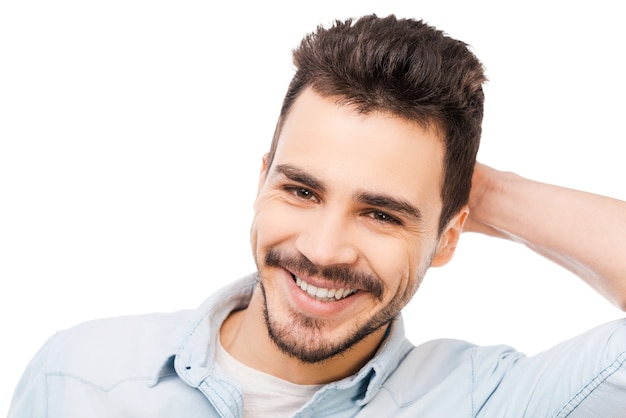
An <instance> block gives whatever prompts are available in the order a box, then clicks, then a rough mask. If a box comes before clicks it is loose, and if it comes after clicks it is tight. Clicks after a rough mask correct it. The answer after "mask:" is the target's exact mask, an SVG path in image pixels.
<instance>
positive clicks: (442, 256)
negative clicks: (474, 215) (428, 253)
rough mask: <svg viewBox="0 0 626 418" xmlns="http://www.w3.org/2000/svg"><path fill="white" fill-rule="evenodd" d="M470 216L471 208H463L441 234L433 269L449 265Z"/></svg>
mask: <svg viewBox="0 0 626 418" xmlns="http://www.w3.org/2000/svg"><path fill="white" fill-rule="evenodd" d="M468 215H469V207H468V206H467V205H465V206H463V207H462V208H461V210H460V211H459V212H458V213H457V214H456V215H455V216H454V217H453V218H452V219H451V220H450V222H448V225H447V226H446V228H445V229H444V231H443V232H442V233H441V237H439V243H438V244H437V250H436V251H435V255H434V257H433V261H432V264H431V266H432V267H441V266H443V265H444V264H447V263H448V261H450V260H451V259H452V256H453V255H454V250H456V244H457V242H458V241H459V238H460V237H461V232H463V225H464V224H465V221H466V220H467V216H468Z"/></svg>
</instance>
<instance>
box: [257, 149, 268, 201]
mask: <svg viewBox="0 0 626 418" xmlns="http://www.w3.org/2000/svg"><path fill="white" fill-rule="evenodd" d="M267 156H268V154H267V153H266V154H265V155H263V162H262V163H261V172H260V173H259V184H258V185H257V194H259V192H260V191H261V187H263V183H265V179H266V177H267V168H268V167H267Z"/></svg>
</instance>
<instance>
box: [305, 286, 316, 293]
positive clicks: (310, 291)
mask: <svg viewBox="0 0 626 418" xmlns="http://www.w3.org/2000/svg"><path fill="white" fill-rule="evenodd" d="M306 292H307V293H308V294H309V295H311V296H315V294H316V293H317V287H315V286H313V285H312V284H310V285H308V286H307V288H306Z"/></svg>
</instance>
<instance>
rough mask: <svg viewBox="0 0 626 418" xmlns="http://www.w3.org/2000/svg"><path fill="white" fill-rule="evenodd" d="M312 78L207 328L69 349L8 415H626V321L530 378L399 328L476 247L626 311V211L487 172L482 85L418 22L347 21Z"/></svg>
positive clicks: (311, 47)
mask: <svg viewBox="0 0 626 418" xmlns="http://www.w3.org/2000/svg"><path fill="white" fill-rule="evenodd" d="M294 62H295V65H296V69H297V71H296V74H295V75H294V78H293V79H292V82H291V84H290V86H289V88H288V91H287V94H286V96H285V100H284V103H283V107H282V110H281V115H280V117H279V120H278V124H277V129H276V133H275V136H274V139H273V141H272V144H271V147H270V150H269V153H268V154H267V155H266V156H265V157H264V159H263V162H262V167H261V172H260V180H259V186H258V195H257V198H256V201H255V217H254V221H253V225H252V231H251V243H252V250H253V254H254V256H255V260H256V264H257V269H258V272H257V273H256V274H253V275H251V276H249V277H246V278H244V279H242V280H240V281H237V282H235V283H234V284H232V285H230V286H227V287H226V288H225V289H223V290H222V291H220V292H218V293H217V294H215V295H213V296H212V297H210V298H209V299H208V300H207V301H206V302H205V303H204V304H203V305H202V306H201V307H200V308H199V309H198V310H196V311H193V312H179V313H175V314H170V315H147V316H139V317H130V318H115V319H109V320H100V321H95V322H91V323H86V324H82V325H79V326H77V327H75V328H73V329H70V330H68V331H64V332H62V333H59V334H57V335H56V336H55V337H53V338H52V339H51V340H49V341H48V342H47V343H46V345H45V346H44V347H43V348H42V349H41V351H40V353H39V354H38V355H37V356H36V357H35V359H34V360H33V361H32V362H31V365H30V366H29V368H28V369H27V371H26V372H25V374H24V376H23V378H22V380H21V382H20V384H19V385H18V388H17V390H16V393H15V396H14V401H13V405H12V408H11V410H10V412H9V416H10V417H27V416H28V417H43V416H49V417H61V416H62V417H69V416H81V417H83V416H89V417H92V416H93V417H98V416H102V417H105V416H106V417H110V416H115V417H121V416H132V417H140V416H146V417H147V416H150V417H154V416H163V417H165V416H167V417H169V416H184V417H196V416H197V417H200V416H202V417H206V416H223V417H238V416H250V417H257V416H271V417H282V416H302V417H305V416H314V417H323V416H338V417H349V416H361V417H365V416H372V417H381V416H392V417H398V416H411V417H413V416H432V417H456V416H483V417H489V416H493V417H502V416H511V417H517V416H530V417H539V416H542V417H543V416H581V417H583V416H622V415H626V412H624V411H626V396H624V395H625V394H626V369H625V367H626V366H624V362H626V323H625V322H624V321H615V322H613V323H609V324H606V325H603V326H601V327H598V328H596V329H594V330H592V331H589V332H588V333H586V334H585V335H582V336H580V337H577V338H575V339H573V340H571V341H568V342H565V343H563V344H561V345H559V346H557V347H555V348H553V349H552V350H550V351H547V352H545V353H542V354H539V355H537V356H534V357H532V358H527V357H525V356H523V355H522V354H520V353H517V352H515V351H513V350H512V349H510V348H508V347H504V346H497V347H477V346H474V345H471V344H469V343H465V342H462V341H453V340H440V341H432V342H429V343H426V344H423V345H421V346H419V347H414V346H413V345H411V343H410V342H408V341H407V340H406V339H405V337H404V333H403V322H402V318H401V316H400V312H401V310H402V308H403V307H404V306H405V305H406V304H407V303H408V301H409V300H410V299H411V297H412V296H413V295H414V293H415V292H416V291H417V289H418V287H419V285H420V282H421V280H422V278H423V277H424V275H425V273H426V271H427V269H428V268H429V267H431V266H442V265H444V264H446V263H447V262H448V261H449V260H450V259H451V258H452V256H453V254H454V251H455V248H456V244H457V242H458V240H459V237H460V235H461V233H462V231H464V230H465V231H474V232H482V233H486V234H489V235H493V236H497V237H501V238H507V239H512V240H514V241H518V242H521V243H524V244H525V245H527V246H529V247H530V248H531V249H533V250H535V251H537V252H538V253H540V254H542V255H544V256H546V257H548V258H550V259H552V260H554V261H555V262H557V263H559V264H561V265H563V266H564V267H566V268H568V269H570V270H572V271H573V272H575V273H577V274H578V275H579V276H580V277H581V278H582V279H584V280H586V281H587V282H588V283H589V284H590V285H591V286H592V287H594V288H595V289H596V290H598V291H599V292H600V293H601V294H603V295H604V296H606V298H607V299H609V300H610V301H611V302H613V303H615V304H617V305H618V306H620V307H622V308H623V307H624V306H626V277H625V276H626V273H625V272H626V260H625V259H624V257H623V254H622V252H621V250H620V244H621V242H622V237H623V236H624V234H625V233H626V216H624V215H625V214H626V203H624V202H620V201H616V200H612V199H609V198H605V197H600V196H596V195H591V194H588V193H583V192H578V191H574V190H568V189H564V188H560V187H556V186H551V185H546V184H541V183H537V182H533V181H530V180H526V179H523V178H521V177H519V176H516V175H514V174H510V173H503V172H499V171H497V170H494V169H491V168H489V167H486V166H483V165H480V164H476V161H475V159H476V152H477V150H478V143H479V138H480V132H481V129H480V126H481V121H482V113H483V92H482V87H481V86H482V83H483V82H484V81H485V76H484V74H483V70H482V65H481V63H480V62H479V61H478V60H477V59H476V58H475V57H474V56H473V54H471V53H470V52H469V50H468V49H467V47H466V45H465V44H463V43H462V42H459V41H456V40H454V39H451V38H449V37H447V36H445V35H444V34H443V33H441V32H439V31H437V30H436V29H434V28H432V27H429V26H427V25H425V24H424V23H422V22H420V21H413V20H398V19H396V18H395V17H393V16H389V17H386V18H378V17H376V16H367V17H364V18H361V19H359V20H356V21H351V20H348V21H346V22H336V24H335V25H333V26H332V27H330V28H328V29H324V28H318V30H317V31H316V32H314V33H313V34H311V35H308V36H307V37H305V39H304V40H303V42H302V44H301V45H300V47H299V48H298V49H297V50H296V51H295V52H294ZM470 186H471V190H472V193H471V195H470Z"/></svg>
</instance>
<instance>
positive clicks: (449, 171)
mask: <svg viewBox="0 0 626 418" xmlns="http://www.w3.org/2000/svg"><path fill="white" fill-rule="evenodd" d="M293 62H294V65H295V67H296V73H295V75H294V77H293V78H292V80H291V83H290V84H289V87H288V89H287V93H286V95H285V98H284V101H283V105H282V108H281V112H280V117H279V119H278V123H277V126H276V131H275V133H274V138H273V140H272V145H271V148H270V152H269V156H268V165H267V167H268V169H269V167H270V166H271V164H272V160H273V158H274V153H275V152H276V146H277V143H278V138H279V136H280V131H281V128H282V125H283V123H284V121H285V118H286V117H287V115H288V113H289V110H290V109H291V107H292V105H293V103H294V101H295V100H296V99H297V97H298V95H299V94H300V92H302V91H303V90H304V89H305V88H308V87H310V88H312V89H313V90H314V91H315V92H316V93H318V94H320V95H321V96H323V97H330V96H338V97H340V103H342V104H347V105H351V106H354V107H355V108H356V109H357V111H359V112H361V113H369V112H374V111H382V112H388V113H391V114H393V115H396V116H398V117H401V118H403V119H405V120H408V121H413V122H416V123H418V124H420V125H421V126H423V127H425V128H435V129H436V130H437V132H439V133H440V134H441V136H442V138H443V141H444V146H445V160H444V174H443V184H442V188H441V198H442V201H443V209H442V213H441V217H440V220H439V232H440V233H441V232H442V231H443V229H444V227H445V226H446V224H447V223H448V221H449V220H450V219H451V218H452V217H453V216H454V215H455V214H456V213H457V212H458V211H459V210H460V209H461V207H462V206H463V205H465V204H466V203H467V201H468V198H469V191H470V186H471V179H472V173H473V170H474V164H475V162H476V153H477V152H478V145H479V142H480V135H481V123H482V118H483V102H484V94H483V90H482V84H483V82H485V81H486V77H485V75H484V71H483V66H482V64H481V63H480V61H479V60H478V59H477V58H476V57H475V56H474V54H473V53H472V52H470V50H469V49H468V45H467V44H465V43H463V42H461V41H458V40H455V39H453V38H450V37H449V36H447V35H446V34H445V33H443V32H442V31H439V30H437V29H436V28H434V27H432V26H429V25H427V24H426V23H424V22H423V21H421V20H413V19H398V18H396V17H395V16H393V15H390V16H387V17H384V18H381V17H378V16H376V15H370V16H364V17H361V18H359V19H357V20H354V21H353V20H352V19H348V20H346V21H343V22H342V21H335V23H334V24H333V25H332V26H331V27H329V28H324V27H322V26H319V27H318V28H317V30H316V31H315V32H312V33H310V34H308V35H306V36H305V37H304V39H303V40H302V42H301V43H300V46H299V47H298V48H296V49H295V50H294V51H293Z"/></svg>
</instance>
